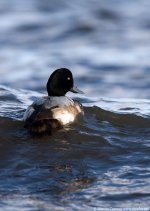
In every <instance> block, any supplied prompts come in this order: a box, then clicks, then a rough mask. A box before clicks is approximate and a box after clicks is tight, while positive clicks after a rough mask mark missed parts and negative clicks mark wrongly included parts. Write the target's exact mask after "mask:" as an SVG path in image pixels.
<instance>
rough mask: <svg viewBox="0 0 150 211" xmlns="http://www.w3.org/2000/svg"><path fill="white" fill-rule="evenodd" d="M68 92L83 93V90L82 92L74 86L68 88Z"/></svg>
mask: <svg viewBox="0 0 150 211" xmlns="http://www.w3.org/2000/svg"><path fill="white" fill-rule="evenodd" d="M70 92H73V93H79V94H84V92H82V91H81V90H80V89H78V88H77V87H76V86H74V87H72V88H71V89H70Z"/></svg>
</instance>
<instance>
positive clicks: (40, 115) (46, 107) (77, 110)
mask: <svg viewBox="0 0 150 211" xmlns="http://www.w3.org/2000/svg"><path fill="white" fill-rule="evenodd" d="M46 87H47V92H48V96H44V97H41V98H38V99H37V100H35V101H34V102H33V103H32V105H30V106H29V107H28V108H27V110H26V111H25V113H24V117H23V120H24V121H25V127H26V128H28V129H29V131H30V132H32V133H39V134H42V133H45V132H48V133H51V132H52V130H53V129H56V128H60V127H62V126H64V125H67V124H69V123H72V122H74V120H75V119H76V118H77V116H78V114H83V108H82V105H81V104H80V103H79V102H78V101H74V100H72V99H71V98H69V97H67V96H65V94H66V93H67V92H68V91H71V92H74V93H82V94H83V92H82V91H80V90H79V89H78V88H77V87H75V86H74V80H73V76H72V73H71V71H70V70H69V69H67V68H60V69H57V70H55V71H54V72H53V73H52V74H51V76H50V77H49V79H48V82H47V86H46Z"/></svg>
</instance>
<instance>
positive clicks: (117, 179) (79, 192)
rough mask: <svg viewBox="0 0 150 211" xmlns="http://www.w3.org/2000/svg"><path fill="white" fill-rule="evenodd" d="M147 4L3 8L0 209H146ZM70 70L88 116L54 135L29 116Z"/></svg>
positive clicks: (31, 2) (149, 135) (149, 165)
mask: <svg viewBox="0 0 150 211" xmlns="http://www.w3.org/2000/svg"><path fill="white" fill-rule="evenodd" d="M149 8H150V2H149V1H148V0H136V1H119V0H114V1H113V4H112V1H104V0H103V1H98V0H93V1H88V0H82V1H78V0H77V1H73V0H70V1H69V2H66V1H63V0H61V1H52V0H51V1H47V0H42V1H40V0H26V1H23V0H12V1H11V2H10V1H5V0H1V2H0V18H1V27H0V34H1V36H0V76H1V77H0V84H1V85H0V158H1V161H0V210H2V211H3V210H15V211H20V210H25V211H30V210H34V211H37V210H38V211H40V210H93V209H95V208H106V207H128V208H131V207H143V208H149V207H150V202H149V201H150V157H149V154H150V100H149V99H150V92H149V89H150V59H149V58H150V45H149V43H150V31H149V30H150V15H149ZM58 67H68V68H70V69H71V70H72V72H73V75H74V76H75V82H76V84H77V85H78V87H79V88H81V89H82V90H83V91H84V92H85V95H73V94H69V96H71V97H73V98H76V99H78V100H79V101H80V102H81V103H82V104H83V106H84V111H85V115H84V118H83V119H81V120H80V121H78V122H75V123H74V124H72V125H70V126H68V127H67V128H64V129H62V130H59V131H57V132H56V133H54V134H53V135H52V136H43V137H33V136H31V135H30V134H29V133H28V131H27V130H26V129H25V128H24V127H23V122H22V116H23V114H24V111H25V109H26V108H27V106H28V105H30V104H31V103H32V101H33V100H34V99H35V98H36V97H40V96H43V95H45V94H46V92H45V84H46V81H47V78H48V77H49V75H50V73H51V72H52V71H53V70H54V69H55V68H58Z"/></svg>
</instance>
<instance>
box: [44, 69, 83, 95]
mask: <svg viewBox="0 0 150 211" xmlns="http://www.w3.org/2000/svg"><path fill="white" fill-rule="evenodd" d="M69 91H71V92H74V93H83V92H82V91H80V90H79V89H77V87H74V81H73V76H72V73H71V71H70V70H68V69H67V68H60V69H57V70H55V71H54V72H53V73H52V74H51V76H50V77H49V79H48V82H47V92H48V95H49V96H64V95H65V94H66V93H67V92H69Z"/></svg>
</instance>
